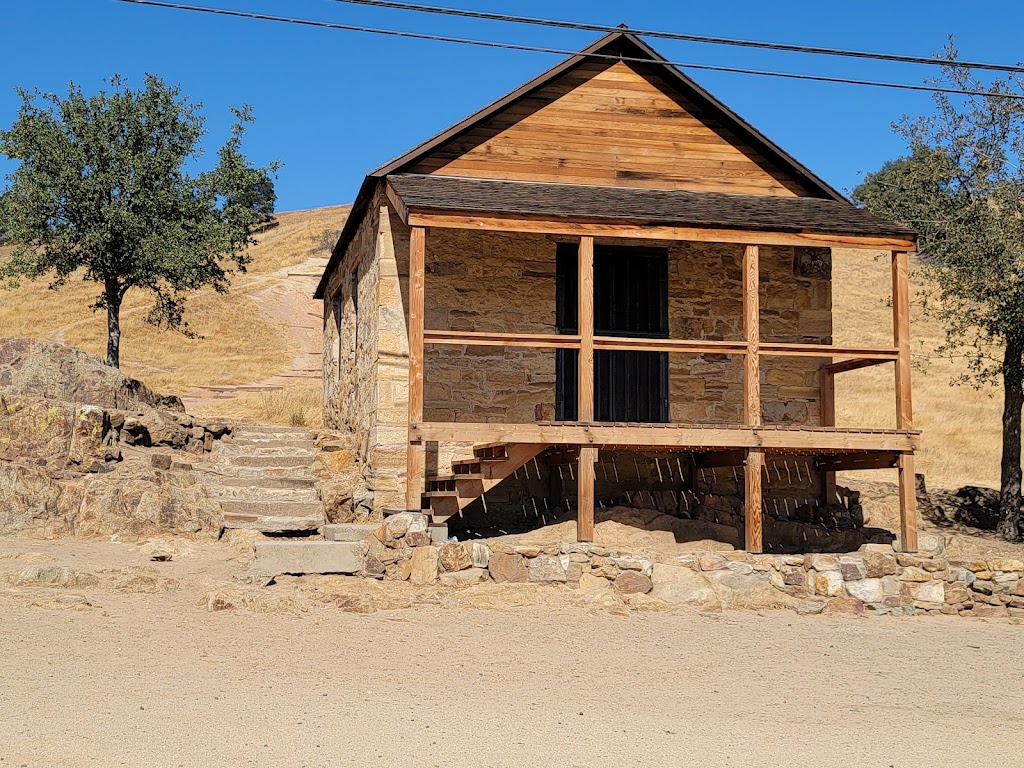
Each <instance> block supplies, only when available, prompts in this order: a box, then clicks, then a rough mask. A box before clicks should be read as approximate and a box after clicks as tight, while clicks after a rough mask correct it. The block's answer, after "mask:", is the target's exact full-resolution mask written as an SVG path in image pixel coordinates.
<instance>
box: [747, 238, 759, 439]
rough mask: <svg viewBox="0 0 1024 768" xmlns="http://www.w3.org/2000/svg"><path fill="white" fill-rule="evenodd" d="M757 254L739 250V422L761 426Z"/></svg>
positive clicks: (752, 250) (751, 248) (752, 249)
mask: <svg viewBox="0 0 1024 768" xmlns="http://www.w3.org/2000/svg"><path fill="white" fill-rule="evenodd" d="M759 262H760V253H759V250H758V247H757V246H756V245H748V246H747V247H746V248H744V249H743V337H744V339H745V340H746V342H747V352H746V355H745V356H744V358H743V360H744V371H743V423H744V424H746V425H747V426H748V427H756V426H759V425H760V424H761V358H760V346H761V319H760V313H761V309H760V302H759V296H758V292H759V291H760V266H759Z"/></svg>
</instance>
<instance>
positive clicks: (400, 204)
mask: <svg viewBox="0 0 1024 768" xmlns="http://www.w3.org/2000/svg"><path fill="white" fill-rule="evenodd" d="M384 188H385V192H386V194H387V196H388V202H390V203H391V207H392V208H394V209H395V213H397V214H398V218H400V219H401V220H402V221H403V222H406V221H409V209H408V208H406V207H405V201H404V200H402V198H401V197H399V196H398V192H396V191H395V188H394V187H393V186H391V182H390V181H389V182H388V183H387V184H386V185H385V187H384Z"/></svg>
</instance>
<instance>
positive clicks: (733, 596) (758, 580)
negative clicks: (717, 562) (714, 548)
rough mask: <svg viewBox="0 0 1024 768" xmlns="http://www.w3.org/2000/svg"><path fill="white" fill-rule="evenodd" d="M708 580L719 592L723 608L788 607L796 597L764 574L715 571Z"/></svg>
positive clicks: (793, 602)
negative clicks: (784, 590) (780, 588)
mask: <svg viewBox="0 0 1024 768" xmlns="http://www.w3.org/2000/svg"><path fill="white" fill-rule="evenodd" d="M708 580H709V582H710V583H711V585H712V586H713V587H714V589H715V592H716V593H717V594H718V599H719V600H720V601H721V604H722V608H725V609H728V608H746V609H750V610H758V609H762V608H788V607H790V606H792V605H794V604H795V603H796V602H798V601H797V600H796V598H794V597H792V596H791V595H788V594H786V593H785V592H782V591H780V590H778V589H776V588H775V587H773V586H772V585H771V583H770V582H769V580H768V579H766V578H764V575H763V574H751V575H749V576H744V575H742V574H738V573H732V572H730V571H713V572H711V573H709V574H708Z"/></svg>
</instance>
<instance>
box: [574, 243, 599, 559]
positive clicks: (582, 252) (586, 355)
mask: <svg viewBox="0 0 1024 768" xmlns="http://www.w3.org/2000/svg"><path fill="white" fill-rule="evenodd" d="M577 253H578V256H577V259H578V262H577V270H576V272H577V276H578V280H579V283H578V285H577V291H576V296H577V301H576V307H577V310H576V312H577V317H576V323H577V327H578V329H579V334H580V354H579V368H578V370H577V376H576V389H577V393H578V396H579V397H578V400H577V403H576V420H577V421H579V422H582V423H584V424H589V423H591V422H592V421H593V420H594V238H593V237H590V236H584V237H581V238H580V246H579V249H578V251H577ZM596 461H597V449H596V448H594V447H592V446H585V445H584V446H580V459H579V486H578V491H577V494H576V507H577V510H576V515H577V520H576V534H577V539H579V540H580V541H592V540H593V538H594V482H595V480H596V477H595V473H594V464H595V462H596Z"/></svg>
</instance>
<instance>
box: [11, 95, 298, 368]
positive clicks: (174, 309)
mask: <svg viewBox="0 0 1024 768" xmlns="http://www.w3.org/2000/svg"><path fill="white" fill-rule="evenodd" d="M109 82H110V86H111V89H110V90H109V91H106V90H101V91H99V92H98V93H96V94H95V95H91V96H87V95H86V94H84V93H83V92H82V90H81V88H79V87H78V86H76V85H74V84H71V85H70V86H69V88H68V93H67V96H66V97H61V96H58V95H57V94H54V93H39V92H38V91H25V90H19V95H20V96H21V98H22V105H21V107H20V109H19V111H18V116H17V119H16V120H15V122H14V124H13V125H12V126H11V128H10V129H9V130H0V152H3V154H5V155H6V156H7V157H8V158H11V159H13V160H16V161H19V165H18V167H17V168H16V170H15V171H14V172H13V173H12V174H11V175H9V176H8V182H9V186H8V188H7V189H6V190H5V191H4V192H3V194H2V195H0V233H2V235H3V239H4V241H5V242H8V243H12V244H14V246H15V247H14V252H13V254H12V256H11V257H10V258H9V259H8V260H7V261H6V262H4V263H2V264H0V279H2V280H4V281H5V282H7V283H9V284H16V282H17V280H18V279H19V278H22V277H27V278H29V279H36V278H40V277H44V276H49V278H50V280H51V287H54V288H59V287H60V286H61V285H63V284H65V283H66V282H67V280H68V279H70V278H71V277H72V276H73V275H75V274H76V273H78V272H79V271H81V274H82V277H83V278H84V279H85V280H91V281H95V282H97V283H100V284H101V285H102V293H101V294H100V295H99V297H98V299H97V301H96V304H95V307H94V308H95V309H100V308H105V309H106V310H107V312H108V321H109V322H108V328H109V330H110V343H108V362H109V363H111V364H112V365H117V364H118V359H119V340H120V324H119V313H120V306H121V302H122V300H123V298H124V296H125V294H126V293H127V292H128V291H129V290H130V289H132V288H140V289H144V290H146V291H148V292H150V293H151V294H152V295H153V298H154V302H153V307H152V310H151V311H150V313H149V320H150V321H151V322H153V323H155V324H158V325H164V326H166V327H171V328H176V329H179V330H182V331H185V332H188V327H187V324H186V323H185V321H184V301H185V296H186V294H187V293H189V292H191V291H195V290H197V289H199V288H201V287H203V286H207V285H209V286H212V287H213V288H214V289H216V290H217V291H221V292H224V291H227V289H228V286H229V279H230V274H231V272H232V271H233V270H235V269H238V270H242V271H244V269H245V266H246V263H247V261H248V259H247V257H246V255H245V250H246V248H247V246H248V245H249V244H251V243H253V242H254V239H253V232H254V230H255V229H256V228H258V227H260V226H261V225H263V224H265V223H266V222H267V221H268V220H269V219H270V217H271V215H272V213H273V210H274V203H275V199H276V197H275V194H274V184H273V181H272V177H273V176H274V174H275V172H276V170H277V167H278V166H277V164H271V165H269V166H267V167H264V168H256V167H253V166H252V165H250V164H249V162H248V161H247V160H246V158H245V156H244V155H243V154H242V138H243V135H244V132H245V126H246V125H247V124H249V123H251V122H252V113H251V109H250V108H249V107H243V108H242V109H239V110H233V114H234V116H235V118H236V122H235V124H234V125H233V126H232V129H231V136H230V138H229V139H228V140H227V142H226V143H225V144H224V145H223V146H222V147H221V148H220V149H219V150H218V151H217V162H216V164H215V166H214V167H213V168H212V169H210V170H207V171H204V172H201V173H198V174H195V175H190V173H189V171H188V166H189V165H191V164H192V163H193V161H195V160H197V159H198V158H199V157H201V155H202V151H201V148H200V142H201V140H202V138H203V137H204V136H205V134H206V129H205V119H204V118H203V117H202V116H201V115H200V113H199V107H200V105H198V104H195V103H193V102H192V101H190V100H189V99H188V98H187V97H185V96H182V95H181V91H180V88H178V87H177V86H169V85H167V84H165V83H164V82H163V81H162V80H161V79H160V78H158V77H156V76H153V75H148V76H147V77H146V79H145V85H144V87H143V88H142V89H141V90H131V89H130V88H129V87H128V86H127V84H126V83H125V81H123V80H122V79H121V78H120V77H116V76H115V77H114V78H112V79H111V80H110V81H109Z"/></svg>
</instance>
